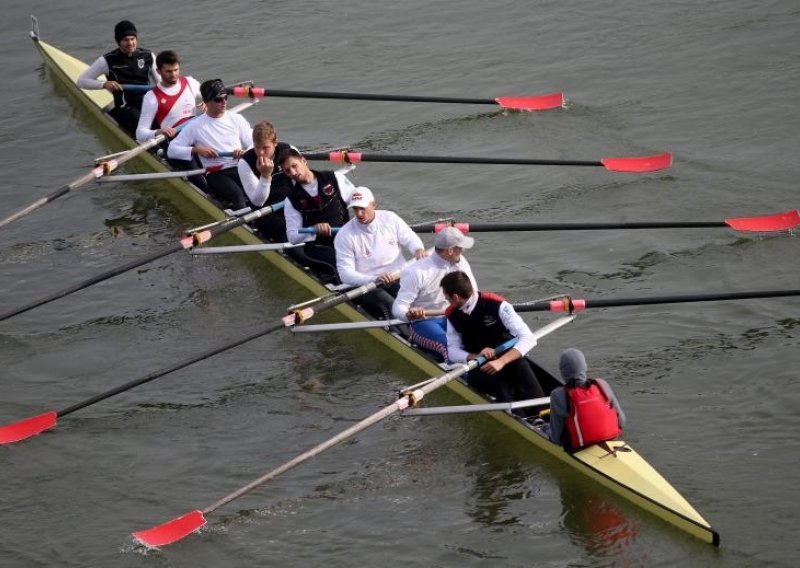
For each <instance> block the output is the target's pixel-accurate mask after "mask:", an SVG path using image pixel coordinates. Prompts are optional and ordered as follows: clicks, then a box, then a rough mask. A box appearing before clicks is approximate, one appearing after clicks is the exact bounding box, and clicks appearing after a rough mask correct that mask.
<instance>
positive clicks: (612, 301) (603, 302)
mask: <svg viewBox="0 0 800 568" xmlns="http://www.w3.org/2000/svg"><path fill="white" fill-rule="evenodd" d="M789 296H800V289H798V290H747V291H742V292H723V293H709V294H682V295H671V296H650V297H641V298H607V299H597V300H592V299H587V300H580V302H582V304H583V306H584V307H585V309H589V308H614V307H623V306H651V305H655V304H682V303H692V302H721V301H725V300H753V299H758V298H784V297H789ZM567 301H568V302H569V301H577V300H567ZM554 303H561V300H556V301H555V302H552V303H551V301H543V302H535V303H531V304H518V305H514V309H515V310H516V311H518V312H546V311H555V310H552V306H553V304H554Z"/></svg>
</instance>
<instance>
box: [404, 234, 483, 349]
mask: <svg viewBox="0 0 800 568" xmlns="http://www.w3.org/2000/svg"><path fill="white" fill-rule="evenodd" d="M474 244H475V239H473V238H472V237H468V236H466V235H464V234H463V233H462V232H461V231H460V230H459V229H457V228H456V227H446V228H445V229H443V230H442V231H439V233H438V234H437V235H436V238H435V239H434V242H433V246H434V250H433V254H432V255H430V256H429V257H427V258H425V259H423V260H420V261H419V262H415V263H413V264H411V265H410V266H409V267H408V268H406V269H405V270H404V271H403V274H402V276H401V277H400V286H399V288H400V289H399V291H398V292H397V298H396V299H395V301H394V303H393V304H392V314H393V315H394V317H395V318H398V319H402V320H406V321H408V322H410V323H411V325H410V327H411V334H410V335H409V340H410V341H411V342H412V343H414V344H416V345H417V346H418V347H420V348H421V349H423V350H424V351H425V352H427V353H429V354H431V355H433V356H434V357H436V358H437V359H439V360H441V361H446V360H447V319H446V318H445V317H444V315H443V314H444V310H445V309H446V308H447V305H448V302H447V299H446V298H445V296H444V293H443V292H442V287H441V285H440V283H441V281H442V277H443V276H444V275H445V274H449V273H450V272H455V271H457V270H460V271H461V272H464V273H465V274H466V275H467V277H468V278H469V281H470V283H471V284H472V287H473V288H475V289H477V288H478V285H477V284H476V283H475V277H474V276H473V275H472V269H471V268H470V266H469V262H467V259H466V258H465V257H464V254H463V253H464V251H465V250H466V249H469V248H472V246H473V245H474ZM431 316H433V317H431Z"/></svg>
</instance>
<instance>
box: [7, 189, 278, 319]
mask: <svg viewBox="0 0 800 568" xmlns="http://www.w3.org/2000/svg"><path fill="white" fill-rule="evenodd" d="M282 208H283V201H281V202H279V203H275V204H273V205H268V206H266V207H262V208H261V209H257V210H255V211H251V212H250V213H247V214H246V215H243V216H241V217H229V218H227V219H225V220H224V221H223V222H221V223H218V224H214V225H213V226H211V227H208V228H207V229H204V230H202V231H198V232H194V233H191V234H190V235H188V236H187V237H184V238H182V239H181V240H179V241H178V242H177V243H175V244H173V245H170V246H168V247H167V248H165V249H163V250H160V251H157V252H154V253H151V254H149V255H146V256H144V257H142V258H138V259H136V260H133V261H131V262H127V263H125V264H123V265H121V266H117V267H116V268H112V269H111V270H107V271H106V272H103V273H102V274H98V275H96V276H92V277H91V278H87V279H86V280H83V281H82V282H78V283H76V284H73V285H71V286H69V287H67V288H64V289H63V290H59V291H57V292H54V293H52V294H50V295H48V296H45V297H44V298H40V299H38V300H35V301H33V302H30V303H28V304H25V305H24V306H19V307H17V308H14V309H12V310H9V311H7V312H5V313H3V314H0V322H2V321H5V320H7V319H9V318H11V317H13V316H16V315H19V314H23V313H25V312H28V311H30V310H32V309H34V308H38V307H39V306H43V305H45V304H49V303H50V302H52V301H55V300H58V299H59V298H63V297H65V296H69V295H70V294H74V293H75V292H78V291H80V290H83V289H84V288H88V287H89V286H93V285H94V284H98V283H100V282H103V281H105V280H108V279H109V278H112V277H114V276H117V275H118V274H122V273H124V272H128V271H129V270H133V269H134V268H138V267H140V266H143V265H145V264H148V263H150V262H154V261H156V260H158V259H159V258H163V257H165V256H168V255H170V254H172V253H175V252H178V251H180V250H184V249H191V248H192V247H194V246H196V245H199V244H202V243H204V242H207V241H209V240H211V239H212V238H214V237H216V236H217V235H221V234H222V233H226V232H228V231H230V230H232V229H235V228H236V227H239V226H241V225H244V224H245V223H250V222H252V221H255V220H256V219H259V218H261V217H264V216H265V215H269V214H270V213H272V212H273V211H278V210H280V209H282Z"/></svg>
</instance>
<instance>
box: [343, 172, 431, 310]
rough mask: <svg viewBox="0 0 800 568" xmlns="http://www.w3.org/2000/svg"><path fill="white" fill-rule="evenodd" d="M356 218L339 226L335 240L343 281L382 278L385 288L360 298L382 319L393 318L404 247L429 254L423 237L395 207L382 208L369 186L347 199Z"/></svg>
mask: <svg viewBox="0 0 800 568" xmlns="http://www.w3.org/2000/svg"><path fill="white" fill-rule="evenodd" d="M347 207H348V209H350V210H352V211H353V218H352V219H350V220H349V221H348V222H347V223H345V224H344V226H342V228H341V229H339V232H338V233H337V234H336V237H335V238H334V240H333V245H334V248H335V249H336V269H337V270H338V272H339V278H340V279H341V281H342V284H348V285H351V286H361V285H363V284H368V283H370V282H375V281H376V280H380V281H381V282H382V283H383V286H382V287H381V288H378V289H376V290H373V291H371V292H369V293H367V294H365V295H363V296H361V297H360V298H359V299H358V300H357V301H358V303H359V305H360V306H361V307H363V308H364V309H365V310H366V311H367V312H369V313H370V314H372V315H373V316H374V317H377V318H378V319H391V317H392V303H393V302H394V298H395V296H396V295H397V291H398V289H399V288H400V284H399V282H398V281H397V276H396V274H397V272H398V271H400V270H402V269H403V266H404V265H405V262H406V261H405V258H403V251H402V249H401V247H403V248H405V249H406V250H407V251H408V252H409V254H411V255H413V256H414V258H417V259H420V258H425V257H426V256H428V252H427V251H426V250H425V245H423V244H422V239H420V238H419V236H418V235H417V234H416V233H415V232H414V231H413V230H412V229H411V227H409V226H408V224H407V223H406V222H405V221H403V220H402V219H401V218H400V216H399V215H397V214H396V213H394V212H393V211H388V210H385V209H378V208H377V207H378V205H377V202H376V201H375V197H374V196H373V195H372V191H370V189H369V188H367V187H357V188H356V189H355V191H353V193H352V194H350V199H349V200H348V202H347Z"/></svg>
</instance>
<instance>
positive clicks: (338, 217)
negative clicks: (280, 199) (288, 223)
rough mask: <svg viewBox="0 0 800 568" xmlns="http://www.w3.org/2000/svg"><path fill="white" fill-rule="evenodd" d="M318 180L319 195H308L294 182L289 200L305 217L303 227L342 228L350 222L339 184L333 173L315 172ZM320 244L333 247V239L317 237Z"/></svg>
mask: <svg viewBox="0 0 800 568" xmlns="http://www.w3.org/2000/svg"><path fill="white" fill-rule="evenodd" d="M312 171H313V170H312ZM314 176H315V177H316V178H317V189H318V195H317V197H316V198H313V197H311V196H310V195H308V193H307V192H306V190H305V189H303V186H302V185H300V184H299V183H296V182H292V183H291V189H290V192H289V195H288V199H289V201H290V202H291V204H292V207H294V208H295V209H296V210H297V212H298V213H300V215H302V217H303V226H304V227H311V226H313V225H316V224H317V223H328V224H329V225H330V226H331V227H341V226H343V225H344V224H345V223H347V222H348V221H349V220H350V215H348V213H347V204H345V202H344V200H343V199H342V194H341V192H340V191H339V182H338V181H336V176H335V175H334V173H333V172H331V171H324V172H318V171H314ZM316 242H317V243H318V244H330V245H331V246H333V238H332V237H329V238H325V237H317V239H316Z"/></svg>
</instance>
